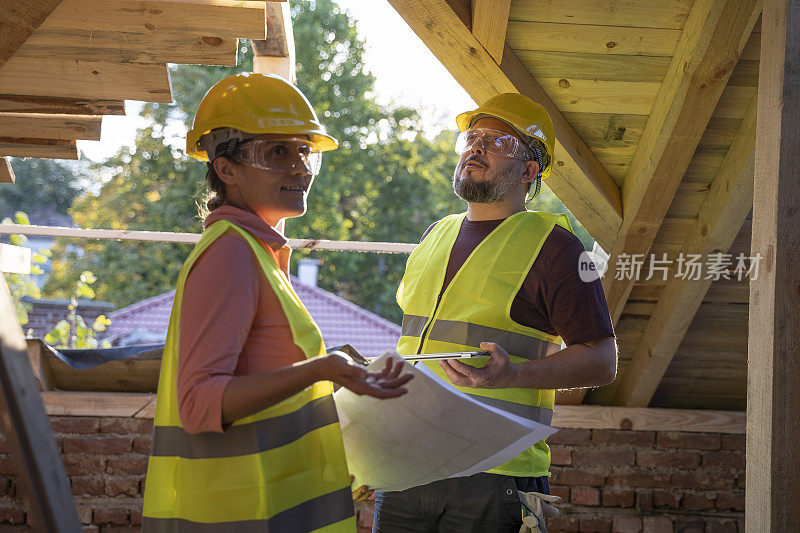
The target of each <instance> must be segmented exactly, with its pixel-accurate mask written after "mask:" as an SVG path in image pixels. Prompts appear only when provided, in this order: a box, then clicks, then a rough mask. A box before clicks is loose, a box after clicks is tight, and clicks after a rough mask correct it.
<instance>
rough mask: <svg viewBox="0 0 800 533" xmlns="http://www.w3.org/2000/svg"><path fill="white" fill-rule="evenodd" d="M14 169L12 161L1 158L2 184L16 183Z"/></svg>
mask: <svg viewBox="0 0 800 533" xmlns="http://www.w3.org/2000/svg"><path fill="white" fill-rule="evenodd" d="M15 179H16V178H15V176H14V169H13V168H11V161H9V160H8V159H7V158H5V157H2V156H0V183H14V180H15Z"/></svg>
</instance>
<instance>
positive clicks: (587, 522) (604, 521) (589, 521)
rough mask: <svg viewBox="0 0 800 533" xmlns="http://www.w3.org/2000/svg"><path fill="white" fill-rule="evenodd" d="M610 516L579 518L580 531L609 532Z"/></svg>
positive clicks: (590, 532) (584, 532)
mask: <svg viewBox="0 0 800 533" xmlns="http://www.w3.org/2000/svg"><path fill="white" fill-rule="evenodd" d="M610 531H611V519H610V518H581V533H609V532H610Z"/></svg>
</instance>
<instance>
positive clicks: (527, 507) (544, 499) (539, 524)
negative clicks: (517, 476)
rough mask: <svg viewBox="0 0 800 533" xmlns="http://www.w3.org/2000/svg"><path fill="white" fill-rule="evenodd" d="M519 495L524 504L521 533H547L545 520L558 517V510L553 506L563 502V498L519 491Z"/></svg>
mask: <svg viewBox="0 0 800 533" xmlns="http://www.w3.org/2000/svg"><path fill="white" fill-rule="evenodd" d="M517 494H519V501H521V502H522V527H520V528H519V533H547V525H545V522H544V519H545V518H553V517H555V516H558V509H556V508H555V507H553V506H552V505H551V504H553V503H556V502H559V501H561V498H560V497H558V496H550V495H548V494H542V493H541V492H522V491H517Z"/></svg>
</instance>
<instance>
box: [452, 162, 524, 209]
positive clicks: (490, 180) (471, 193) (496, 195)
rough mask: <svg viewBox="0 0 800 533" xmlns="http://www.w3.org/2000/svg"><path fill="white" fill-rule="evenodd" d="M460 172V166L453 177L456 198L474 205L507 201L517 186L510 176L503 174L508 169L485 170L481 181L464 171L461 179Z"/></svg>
mask: <svg viewBox="0 0 800 533" xmlns="http://www.w3.org/2000/svg"><path fill="white" fill-rule="evenodd" d="M459 170H460V166H459V167H457V168H456V173H455V174H454V176H453V191H454V192H455V193H456V196H458V197H459V198H461V199H462V200H464V201H466V202H469V203H472V204H491V203H496V202H500V201H502V200H505V199H506V198H508V195H509V194H511V192H512V191H513V190H514V186H515V185H516V184H515V182H514V180H512V179H509V176H507V175H506V173H505V172H503V171H507V170H508V169H497V170H492V169H489V168H485V169H484V173H485V176H484V179H481V180H478V179H475V178H473V177H471V176H469V174H467V173H464V172H463V171H461V177H459ZM464 174H466V175H464Z"/></svg>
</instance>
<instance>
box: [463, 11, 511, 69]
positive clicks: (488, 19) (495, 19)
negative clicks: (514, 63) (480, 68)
mask: <svg viewBox="0 0 800 533" xmlns="http://www.w3.org/2000/svg"><path fill="white" fill-rule="evenodd" d="M510 11H511V0H472V33H473V34H475V37H476V38H477V39H478V40H479V41H480V42H481V44H482V45H483V47H484V48H485V49H486V51H487V52H489V55H490V56H492V58H494V60H495V62H496V63H497V64H500V62H501V61H502V60H503V49H504V48H505V46H506V30H507V29H508V14H509V12H510Z"/></svg>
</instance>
